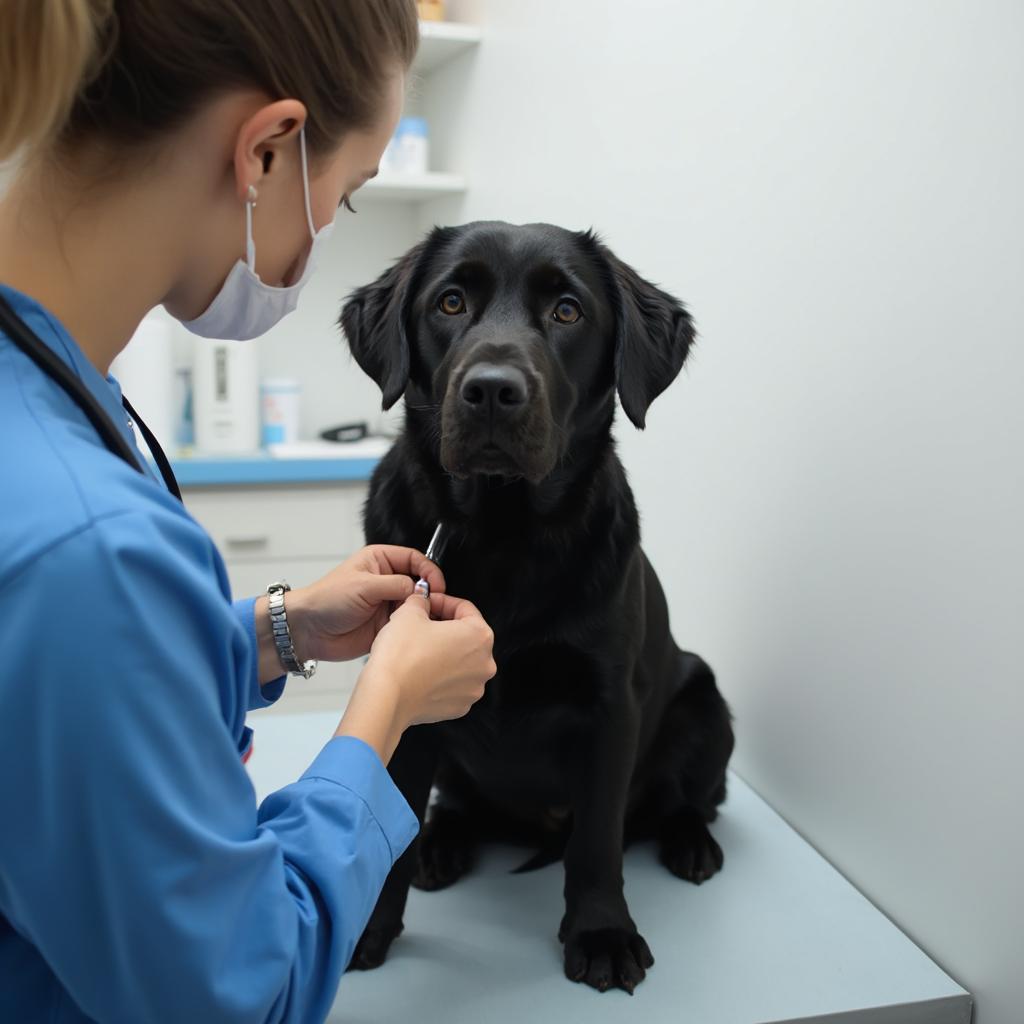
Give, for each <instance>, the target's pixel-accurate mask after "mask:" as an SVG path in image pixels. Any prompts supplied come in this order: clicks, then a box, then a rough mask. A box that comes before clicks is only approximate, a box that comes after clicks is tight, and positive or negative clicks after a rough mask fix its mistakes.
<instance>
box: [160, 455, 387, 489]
mask: <svg viewBox="0 0 1024 1024" xmlns="http://www.w3.org/2000/svg"><path fill="white" fill-rule="evenodd" d="M378 462H380V459H379V458H362V459H351V458H350V459H275V458H271V457H270V456H269V455H266V456H253V457H252V458H239V459H203V458H189V459H172V460H171V465H172V467H173V469H174V475H175V476H176V477H177V478H178V483H179V484H180V485H181V486H182V487H217V486H224V485H232V484H311V483H331V482H335V481H346V480H369V479H370V475H371V474H372V473H373V471H374V469H375V468H376V466H377V463H378Z"/></svg>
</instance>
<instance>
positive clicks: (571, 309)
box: [551, 299, 583, 324]
mask: <svg viewBox="0 0 1024 1024" xmlns="http://www.w3.org/2000/svg"><path fill="white" fill-rule="evenodd" d="M551 315H552V316H553V317H554V318H555V319H556V320H557V321H558V322H559V323H560V324H574V323H576V321H577V320H579V318H580V317H581V316H583V310H582V309H580V307H579V304H578V303H576V302H574V301H573V300H572V299H562V300H561V302H559V303H558V305H557V306H555V308H554V311H553V312H552V314H551Z"/></svg>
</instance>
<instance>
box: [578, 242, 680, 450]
mask: <svg viewBox="0 0 1024 1024" xmlns="http://www.w3.org/2000/svg"><path fill="white" fill-rule="evenodd" d="M584 237H585V239H586V241H587V242H588V243H589V245H590V246H591V247H592V249H593V250H594V251H596V252H597V254H598V255H599V256H600V258H601V260H602V262H603V264H604V267H603V269H604V271H605V275H606V279H607V281H608V284H609V290H610V294H611V298H612V303H613V306H614V308H615V318H616V333H615V385H616V388H617V389H618V392H619V401H620V402H622V408H623V410H624V411H625V413H626V415H627V416H628V417H629V419H630V421H631V422H632V423H633V425H634V426H635V427H638V428H639V429H640V430H643V428H644V424H645V422H646V419H647V410H648V409H649V408H650V405H651V403H652V402H653V401H654V400H655V398H657V397H658V395H660V394H661V393H662V391H664V390H665V388H667V387H668V386H669V384H671V383H672V381H674V380H675V379H676V376H677V375H678V373H679V371H680V370H681V369H682V367H683V363H684V362H685V360H686V356H687V354H688V353H689V351H690V346H691V345H692V344H693V341H694V337H695V331H694V328H693V321H692V320H691V319H690V314H689V313H688V312H687V311H686V308H685V307H684V306H683V304H682V303H681V302H680V301H679V300H678V299H676V298H674V297H673V296H671V295H669V294H668V292H664V291H662V290H661V289H660V288H657V287H655V286H654V285H653V284H651V283H650V281H645V280H644V279H643V278H642V277H641V276H640V275H639V274H638V273H637V272H636V271H635V270H634V269H633V268H632V267H630V266H627V265H626V264H625V263H623V262H622V260H620V259H619V258H618V257H617V256H616V255H615V254H614V253H613V252H612V251H611V250H610V249H609V248H608V247H607V246H606V245H604V244H603V243H602V242H601V241H600V240H599V239H598V237H597V236H596V235H595V234H594V233H593V232H588V233H587V234H586V235H585V236H584Z"/></svg>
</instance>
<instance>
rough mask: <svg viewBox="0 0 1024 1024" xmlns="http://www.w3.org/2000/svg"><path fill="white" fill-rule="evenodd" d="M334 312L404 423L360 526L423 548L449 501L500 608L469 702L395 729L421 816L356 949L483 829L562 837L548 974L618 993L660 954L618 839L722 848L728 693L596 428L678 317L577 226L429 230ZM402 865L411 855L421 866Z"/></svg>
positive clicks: (640, 390) (549, 848)
mask: <svg viewBox="0 0 1024 1024" xmlns="http://www.w3.org/2000/svg"><path fill="white" fill-rule="evenodd" d="M341 322H342V326H343V327H344V330H345V334H346V336H347V338H348V341H349V344H350V346H351V349H352V352H353V354H354V356H355V358H356V360H357V362H358V363H359V365H360V366H361V367H362V368H363V369H364V370H365V371H366V372H367V373H368V374H369V375H370V376H371V377H372V378H373V379H374V380H375V381H376V382H377V383H378V384H379V385H380V387H381V390H382V391H383V395H384V407H385V408H389V407H390V406H392V405H393V404H394V403H395V402H396V401H397V400H398V399H399V398H400V397H402V396H403V395H404V396H405V404H406V425H405V431H404V433H403V434H402V436H401V437H400V438H399V439H398V441H396V443H395V445H394V447H393V448H392V449H391V451H390V452H389V453H388V454H387V455H386V456H385V458H384V459H383V460H382V462H381V464H380V465H379V466H378V468H377V470H376V472H375V473H374V475H373V479H372V482H371V485H370V495H369V499H368V501H367V505H366V511H365V526H366V540H367V542H368V543H377V542H387V543H392V544H404V545H409V546H414V547H419V548H420V549H421V550H422V548H423V546H424V545H425V544H426V541H427V540H428V539H429V537H430V536H431V534H432V532H433V530H434V526H435V524H436V523H438V522H443V523H445V524H446V527H447V528H448V530H449V533H450V536H451V540H450V542H449V544H448V547H447V550H446V552H445V554H444V557H443V558H442V559H441V566H442V568H443V570H444V573H445V577H446V579H447V583H448V588H449V590H450V591H451V592H452V593H454V594H458V595H459V596H463V597H468V598H469V599H470V600H472V601H473V602H474V603H475V604H476V605H477V606H478V607H479V608H480V610H481V612H482V613H483V615H484V617H485V618H486V619H487V621H488V623H489V624H490V625H491V627H492V628H493V630H494V635H495V644H494V657H495V661H496V662H497V665H498V674H497V676H495V678H494V679H493V680H492V681H491V682H490V683H489V684H488V686H487V692H486V695H485V696H484V698H483V699H482V700H481V701H480V702H479V703H478V704H477V705H475V706H474V707H473V709H472V710H471V711H470V713H469V714H468V715H467V716H466V717H465V718H463V719H460V720H458V721H454V722H447V723H443V724H440V725H432V726H418V727H415V728H413V729H410V730H409V731H408V732H407V733H406V734H405V736H404V737H403V739H402V741H401V744H400V745H399V747H398V750H397V751H396V753H395V756H394V759H393V761H392V762H391V768H390V770H391V774H392V776H393V777H394V779H395V781H396V783H397V784H398V786H399V788H400V789H401V791H402V793H403V794H404V795H405V797H406V798H407V799H408V801H409V804H410V805H411V807H412V808H413V810H414V811H415V812H416V813H417V815H419V816H420V819H421V821H422V818H423V815H424V812H425V809H426V806H427V802H428V797H429V794H430V790H431V785H432V784H436V785H437V787H438V790H439V800H438V801H437V803H436V804H435V805H434V806H433V807H432V808H431V817H430V820H429V821H428V822H427V824H426V826H425V827H424V830H423V832H422V834H421V836H420V838H419V840H418V841H417V843H415V844H414V845H413V846H412V847H411V848H410V849H409V850H408V851H407V852H406V854H405V855H404V856H403V857H402V858H401V859H400V860H399V861H398V863H397V864H396V865H395V867H394V869H393V871H392V872H391V875H390V876H389V878H388V881H387V884H386V886H385V889H384V891H383V893H382V895H381V897H380V900H379V901H378V903H377V907H376V909H375V911H374V913H373V916H372V918H371V920H370V923H369V925H368V926H367V928H366V931H365V933H364V934H363V937H362V939H361V940H360V943H359V946H358V948H357V949H356V952H355V955H354V958H353V962H352V966H353V967H356V968H363V969H366V968H371V967H376V966H378V965H380V964H381V963H382V962H383V961H384V958H385V956H386V955H387V950H388V948H389V946H390V945H391V942H392V940H393V939H394V938H395V937H396V936H397V935H398V934H399V933H400V932H401V930H402V915H403V912H404V909H405V903H406V897H407V895H408V891H409V885H410V883H413V884H416V885H418V886H419V887H421V888H424V889H440V888H443V887H445V886H447V885H450V884H451V883H452V882H454V881H455V880H456V879H457V878H459V877H460V876H461V875H463V874H464V873H465V872H466V871H467V870H468V869H469V867H470V866H471V864H472V861H473V854H474V850H475V847H476V845H477V843H478V841H479V840H480V839H481V838H482V837H484V836H485V835H486V836H495V835H498V836H505V837H507V838H516V837H518V838H520V839H523V838H525V839H527V840H528V841H530V842H535V843H538V844H539V845H540V846H541V851H540V853H539V854H538V856H536V857H535V858H534V859H533V860H532V861H531V862H530V863H529V864H527V865H524V868H528V867H534V866H540V864H543V863H548V862H550V861H552V860H556V859H559V858H561V857H563V856H564V860H565V903H566V906H565V916H564V917H563V919H562V923H561V928H560V931H559V937H560V939H561V940H562V941H563V942H564V944H565V972H566V974H567V976H568V977H569V978H571V979H572V980H574V981H586V982H587V984H589V985H592V986H594V987H595V988H598V989H600V990H602V991H603V990H605V989H607V988H610V987H612V986H618V987H620V988H623V989H625V990H626V991H628V992H632V991H633V989H634V987H635V986H636V985H637V984H638V983H639V982H640V981H641V980H642V979H643V977H644V974H645V969H646V968H647V967H649V966H650V965H651V964H652V963H653V962H654V960H653V957H652V956H651V953H650V950H649V949H648V947H647V944H646V942H644V940H643V938H642V937H641V936H640V935H639V934H638V933H637V929H636V925H635V924H634V923H633V920H632V918H631V917H630V915H629V909H628V907H627V906H626V900H625V898H624V895H623V880H622V851H623V846H624V844H625V843H627V842H628V841H629V840H631V839H633V838H643V837H652V838H656V839H657V841H658V843H659V849H660V855H661V859H662V861H663V863H664V864H665V865H666V867H668V869H669V870H670V871H671V872H672V873H673V874H675V875H678V876H679V877H680V878H685V879H688V880H690V881H692V882H697V883H700V882H702V881H704V880H705V879H707V878H710V877H711V875H713V874H714V873H715V872H716V871H717V870H718V869H719V868H720V867H721V866H722V851H721V849H720V847H719V846H718V844H717V843H716V842H715V840H714V839H713V838H712V836H711V834H710V832H709V831H708V828H707V824H706V823H707V822H709V821H713V820H714V818H715V817H716V814H717V812H716V807H717V805H718V804H720V803H721V802H722V800H724V799H725V769H726V764H727V762H728V760H729V756H730V754H731V753H732V746H733V733H732V727H731V716H730V714H729V711H728V708H727V706H726V704H725V701H724V700H723V699H722V697H721V695H720V694H719V692H718V689H717V688H716V686H715V680H714V676H713V675H712V673H711V670H710V669H709V668H708V666H707V665H706V664H705V663H704V662H703V661H702V660H701V659H700V658H699V657H697V656H696V655H694V654H688V653H685V652H683V651H680V650H679V648H678V647H677V646H676V644H675V642H674V641H673V639H672V636H671V634H670V633H669V622H668V610H667V608H666V605H665V598H664V594H663V593H662V589H661V585H660V584H659V582H658V579H657V577H656V576H655V574H654V570H653V569H652V568H651V566H650V563H649V562H648V561H647V559H646V557H645V556H644V553H643V551H642V550H641V548H640V539H639V524H638V518H637V511H636V506H635V504H634V502H633V495H632V492H631V491H630V489H629V485H628V484H627V482H626V477H625V474H624V471H623V468H622V464H621V463H620V462H619V459H618V456H617V455H616V454H615V450H614V444H613V441H612V437H611V425H612V419H613V416H614V413H615V395H616V391H617V392H618V395H619V398H620V400H621V402H622V407H623V409H624V410H625V412H626V415H627V416H628V417H629V418H630V420H632V422H633V423H634V424H635V425H636V426H637V427H643V425H644V418H645V415H646V412H647V409H648V407H649V405H650V404H651V402H652V401H653V400H654V399H655V397H656V396H657V395H658V394H660V393H661V392H662V391H663V390H664V389H665V388H666V387H667V386H668V385H669V384H670V383H671V382H672V380H673V379H674V378H675V376H676V375H677V374H678V372H679V370H680V368H681V367H682V365H683V361H684V359H685V358H686V355H687V352H688V350H689V348H690V345H691V343H692V341H693V327H692V324H691V321H690V317H689V314H688V313H687V312H686V310H685V309H684V308H683V306H682V305H681V304H680V303H679V302H677V301H676V300H675V299H674V298H672V297H671V296H670V295H668V294H666V293H665V292H663V291H661V290H659V289H658V288H655V287H654V286H653V285H651V284H649V283H648V282H646V281H644V280H642V279H641V278H640V277H639V276H638V275H637V274H636V273H635V272H634V271H633V270H632V269H630V268H629V267H627V266H626V265H625V264H623V263H622V262H620V261H619V260H618V259H617V258H616V257H615V256H614V255H612V253H611V252H609V251H608V249H607V248H605V246H604V245H602V244H601V243H600V242H599V241H598V240H597V238H596V237H595V236H594V235H593V234H590V233H573V232H570V231H566V230H563V229H562V228H557V227H552V226H550V225H546V224H532V225H527V226H523V227H516V226H512V225H509V224H504V223H500V222H479V223H474V224H467V225H465V226H463V227H458V228H444V229H436V230H434V232H433V233H432V234H431V235H430V236H429V237H428V238H427V239H426V240H424V241H423V242H421V243H420V244H419V245H417V246H416V247H415V248H414V249H413V250H412V251H410V252H409V253H408V254H407V255H406V256H405V257H403V258H402V259H401V260H399V262H398V263H397V264H396V265H395V266H394V267H393V268H392V269H391V270H389V271H388V272H387V273H385V274H384V275H383V276H382V277H380V278H379V279H378V280H377V281H376V282H374V283H373V284H370V285H367V286H365V287H363V288H360V289H358V290H357V291H356V292H355V293H353V295H352V296H351V298H350V300H349V301H348V302H347V304H346V305H345V307H344V310H343V312H342V317H341ZM414 876H415V877H414Z"/></svg>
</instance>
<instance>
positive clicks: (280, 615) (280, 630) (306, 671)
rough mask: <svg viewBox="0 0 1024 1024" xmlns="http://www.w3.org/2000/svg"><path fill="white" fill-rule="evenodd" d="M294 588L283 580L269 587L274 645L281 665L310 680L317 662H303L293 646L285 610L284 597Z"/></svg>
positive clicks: (268, 594) (293, 673) (268, 596)
mask: <svg viewBox="0 0 1024 1024" xmlns="http://www.w3.org/2000/svg"><path fill="white" fill-rule="evenodd" d="M291 589H292V588H291V587H290V586H289V585H288V584H287V583H285V582H284V581H283V580H279V581H278V582H277V583H271V584H270V586H269V587H267V598H268V601H269V603H270V625H271V627H272V628H273V630H274V645H275V646H276V647H277V653H278V656H279V657H280V659H281V664H282V665H284V667H285V668H286V669H287V670H288V671H289V672H290V673H291V674H292V675H293V676H302V678H303V679H308V678H309V677H310V676H311V675H312V674H313V673H314V672H315V671H316V661H315V660H314V661H307V662H301V661H299V659H298V657H296V654H295V647H294V646H293V645H292V631H291V630H290V629H289V628H288V616H287V614H286V613H285V610H284V595H285V594H286V593H287V592H288V591H289V590H291Z"/></svg>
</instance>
